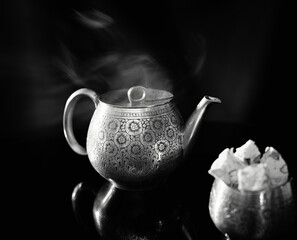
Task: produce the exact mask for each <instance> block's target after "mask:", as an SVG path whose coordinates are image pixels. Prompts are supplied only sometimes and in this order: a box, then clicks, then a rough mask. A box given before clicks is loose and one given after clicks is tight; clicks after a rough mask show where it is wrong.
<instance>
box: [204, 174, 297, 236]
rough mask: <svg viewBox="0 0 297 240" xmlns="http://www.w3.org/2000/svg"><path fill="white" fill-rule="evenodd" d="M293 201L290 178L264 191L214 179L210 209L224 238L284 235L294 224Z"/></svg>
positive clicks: (294, 208)
mask: <svg viewBox="0 0 297 240" xmlns="http://www.w3.org/2000/svg"><path fill="white" fill-rule="evenodd" d="M295 205H296V203H295V192H294V189H293V179H290V180H289V181H288V182H287V183H286V184H284V185H282V186H279V187H276V188H273V189H270V190H267V191H257V192H244V193H243V192H240V191H238V190H237V189H234V188H231V187H229V186H227V185H226V184H225V183H224V182H223V181H221V180H219V179H215V180H214V182H213V185H212V189H211V192H210V198H209V213H210V217H211V219H212V221H213V222H214V224H215V226H216V227H217V228H218V229H219V230H220V231H221V232H222V233H223V234H224V235H225V236H226V238H231V239H232V240H233V239H273V238H277V237H282V238H281V239H283V237H285V236H289V234H290V232H292V228H293V226H294V224H296V206H295Z"/></svg>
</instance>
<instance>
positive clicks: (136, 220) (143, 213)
mask: <svg viewBox="0 0 297 240" xmlns="http://www.w3.org/2000/svg"><path fill="white" fill-rule="evenodd" d="M90 193H91V194H90ZM87 195H88V196H89V199H88V201H89V202H88V204H87V205H88V206H86V202H82V200H84V199H86V197H85V196H87ZM91 195H92V197H91ZM178 198H179V195H178V193H176V192H172V191H171V190H170V189H169V188H168V187H167V186H165V185H163V186H161V187H159V188H155V189H153V190H149V191H126V190H122V189H119V188H116V187H115V186H114V185H113V184H111V183H109V182H107V183H105V184H104V185H103V186H102V187H101V188H100V189H99V191H97V190H96V189H95V188H94V187H90V185H88V184H86V183H84V182H82V183H79V184H78V185H77V186H76V187H75V188H74V190H73V194H72V204H73V210H74V213H75V216H76V217H77V218H78V220H79V221H80V222H82V223H83V224H85V225H88V228H87V230H88V231H93V232H96V236H97V237H98V239H102V240H109V239H112V240H166V239H170V240H174V239H178V240H192V239H194V235H195V232H194V229H193V228H192V226H191V221H190V214H189V212H188V210H187V209H185V207H184V206H183V205H182V204H181V202H180V201H179V199H178ZM90 226H93V227H94V228H93V229H90Z"/></svg>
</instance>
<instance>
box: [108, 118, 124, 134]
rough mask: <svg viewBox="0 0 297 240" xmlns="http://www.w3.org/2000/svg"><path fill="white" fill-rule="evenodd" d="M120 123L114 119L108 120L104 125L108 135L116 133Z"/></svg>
mask: <svg viewBox="0 0 297 240" xmlns="http://www.w3.org/2000/svg"><path fill="white" fill-rule="evenodd" d="M120 125H121V124H120V122H119V120H117V119H116V118H113V119H109V120H108V121H107V123H106V127H107V131H108V132H110V133H116V132H117V131H118V130H119V128H120Z"/></svg>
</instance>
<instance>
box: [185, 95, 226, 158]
mask: <svg viewBox="0 0 297 240" xmlns="http://www.w3.org/2000/svg"><path fill="white" fill-rule="evenodd" d="M209 103H221V100H220V99H219V98H216V97H211V96H204V97H203V98H202V99H201V101H200V102H199V104H198V105H197V107H196V109H195V110H194V112H193V113H192V114H191V116H190V117H189V119H188V121H187V122H186V125H185V129H184V134H183V150H184V151H183V156H184V158H186V156H187V155H188V152H189V150H190V148H191V145H192V144H193V142H194V138H195V135H196V133H197V130H198V128H199V126H200V123H201V119H202V117H203V115H204V112H205V110H206V108H207V106H208V104H209Z"/></svg>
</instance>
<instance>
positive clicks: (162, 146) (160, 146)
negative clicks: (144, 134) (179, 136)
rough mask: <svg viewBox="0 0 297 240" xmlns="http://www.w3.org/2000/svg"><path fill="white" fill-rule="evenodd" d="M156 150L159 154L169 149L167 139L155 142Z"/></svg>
mask: <svg viewBox="0 0 297 240" xmlns="http://www.w3.org/2000/svg"><path fill="white" fill-rule="evenodd" d="M156 151H157V152H158V153H159V154H166V153H167V152H168V151H169V142H168V141H167V140H160V141H158V142H157V144H156Z"/></svg>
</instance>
